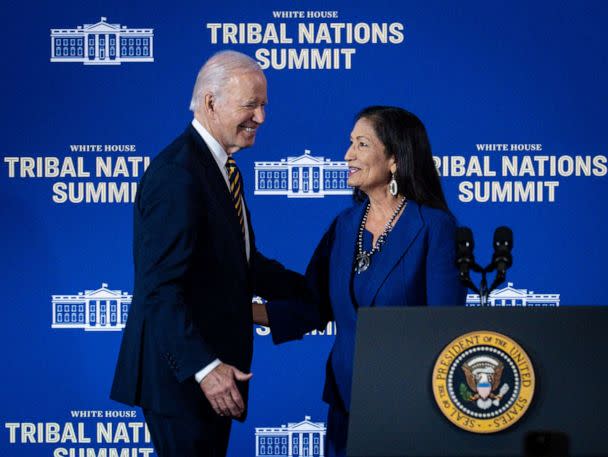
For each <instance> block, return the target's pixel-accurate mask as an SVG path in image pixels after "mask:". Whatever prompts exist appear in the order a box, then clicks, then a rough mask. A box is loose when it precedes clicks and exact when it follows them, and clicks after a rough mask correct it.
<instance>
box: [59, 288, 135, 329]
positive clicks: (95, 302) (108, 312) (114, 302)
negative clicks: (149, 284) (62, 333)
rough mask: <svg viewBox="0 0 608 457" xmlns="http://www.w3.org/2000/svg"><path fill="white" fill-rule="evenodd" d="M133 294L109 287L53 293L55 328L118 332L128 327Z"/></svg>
mask: <svg viewBox="0 0 608 457" xmlns="http://www.w3.org/2000/svg"><path fill="white" fill-rule="evenodd" d="M132 298H133V296H132V295H129V294H128V293H127V292H122V291H120V290H110V289H108V285H107V284H105V283H103V284H102V285H101V288H100V289H96V290H85V291H84V292H79V293H78V295H53V323H52V325H51V327H52V328H81V329H84V330H87V331H119V330H122V329H123V328H125V323H126V322H127V315H128V313H129V305H130V304H131V299H132Z"/></svg>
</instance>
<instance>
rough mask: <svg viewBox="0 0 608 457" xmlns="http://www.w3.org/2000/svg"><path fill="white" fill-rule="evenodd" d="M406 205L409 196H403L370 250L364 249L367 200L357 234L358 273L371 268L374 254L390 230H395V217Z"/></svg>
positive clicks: (356, 261)
mask: <svg viewBox="0 0 608 457" xmlns="http://www.w3.org/2000/svg"><path fill="white" fill-rule="evenodd" d="M405 205H407V198H405V197H403V198H402V199H401V201H400V202H399V205H397V208H395V211H394V212H393V215H392V216H391V218H390V219H389V220H388V222H387V223H386V224H385V225H384V230H383V231H382V233H381V234H380V236H379V237H378V239H377V240H376V245H375V246H372V250H371V251H369V252H368V251H366V250H365V249H363V230H365V224H366V222H367V216H368V214H369V207H370V204H369V202H367V207H366V208H365V214H364V215H363V219H361V225H360V226H359V234H358V236H357V258H356V260H355V271H356V272H357V274H360V273H363V272H364V271H365V270H367V269H368V268H369V266H370V264H371V263H372V256H373V255H374V254H375V253H376V252H380V249H381V248H382V245H383V244H384V242H385V241H386V237H387V236H388V234H389V233H390V231H391V230H393V222H395V218H396V217H397V215H398V214H399V212H400V211H401V210H402V209H403V208H405Z"/></svg>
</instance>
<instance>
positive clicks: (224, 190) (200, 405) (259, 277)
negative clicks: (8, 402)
mask: <svg viewBox="0 0 608 457" xmlns="http://www.w3.org/2000/svg"><path fill="white" fill-rule="evenodd" d="M266 103H267V95H266V78H265V77H264V74H263V73H262V71H261V69H260V67H259V66H258V64H257V63H256V62H255V61H254V60H253V59H251V58H249V57H248V56H246V55H244V54H240V53H237V52H234V51H224V52H220V53H218V54H216V55H214V56H213V57H211V58H210V59H209V60H208V61H207V62H206V63H205V65H203V67H202V68H201V70H200V72H199V74H198V76H197V80H196V84H195V87H194V92H193V96H192V101H191V104H190V109H191V110H192V111H193V112H194V119H193V121H192V123H191V125H189V126H188V128H187V129H186V131H185V132H184V133H182V135H180V136H179V137H178V138H177V139H175V141H174V142H173V143H172V144H171V145H169V146H168V147H167V148H166V149H164V150H163V151H162V152H161V153H160V154H159V155H158V156H157V157H156V158H155V159H154V160H153V161H152V162H151V163H150V166H149V167H148V169H147V170H146V173H145V175H144V177H143V178H142V180H141V183H140V185H139V189H138V193H137V197H136V201H135V208H134V248H133V255H134V264H135V290H134V294H133V303H132V305H131V310H130V312H129V319H128V321H127V325H126V328H125V331H124V335H123V340H122V344H121V348H120V354H119V358H118V363H117V366H116V372H115V375H114V383H113V386H112V392H111V398H113V399H115V400H117V401H120V402H123V403H126V404H129V405H139V406H141V407H142V408H143V411H144V416H145V419H146V423H147V424H148V428H149V429H150V433H151V435H152V440H153V443H154V446H155V448H156V451H157V453H158V455H159V456H161V457H167V456H179V457H188V456H224V455H225V453H226V448H227V444H228V435H229V433H230V425H231V420H232V418H240V419H243V418H244V416H245V413H246V402H247V381H249V379H250V378H251V374H250V373H248V371H249V368H250V364H251V357H252V351H253V325H252V314H251V313H252V312H251V297H252V295H253V294H254V292H255V293H257V294H259V295H262V296H266V297H268V298H272V297H275V298H280V297H287V296H289V295H291V293H292V292H294V291H297V290H298V289H299V290H302V289H300V288H302V287H304V286H303V279H302V277H301V276H300V275H298V274H296V273H293V272H291V271H289V270H285V269H284V268H283V267H282V266H281V265H280V264H278V263H276V262H274V261H271V260H268V259H266V258H265V257H263V256H262V255H261V254H260V253H259V252H257V250H256V248H255V241H254V234H253V230H252V228H251V224H250V216H249V214H248V212H247V208H246V205H245V201H244V198H243V184H242V178H241V176H240V172H239V169H238V167H237V166H236V163H235V161H234V159H233V157H232V155H233V154H234V153H235V152H237V151H238V150H240V149H242V148H246V147H249V146H251V145H253V143H254V140H255V135H256V132H257V129H258V128H259V127H260V125H261V124H262V123H263V122H264V119H265V112H264V107H265V105H266Z"/></svg>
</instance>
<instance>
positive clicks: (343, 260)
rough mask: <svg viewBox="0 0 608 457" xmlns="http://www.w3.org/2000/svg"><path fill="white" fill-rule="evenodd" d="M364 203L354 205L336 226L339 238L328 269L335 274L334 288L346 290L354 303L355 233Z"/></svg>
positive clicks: (355, 302) (356, 232)
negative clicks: (350, 212) (348, 214)
mask: <svg viewBox="0 0 608 457" xmlns="http://www.w3.org/2000/svg"><path fill="white" fill-rule="evenodd" d="M366 205H367V201H365V202H364V203H362V204H360V205H359V206H358V207H355V208H354V209H353V212H352V214H351V215H350V217H347V218H344V220H343V221H344V222H343V223H341V224H339V225H338V226H336V231H337V233H336V240H340V242H339V243H337V250H336V252H335V255H333V254H332V268H331V270H330V275H332V276H333V275H336V282H335V284H336V286H337V287H336V290H340V291H342V290H348V291H349V295H348V296H349V297H351V299H352V302H353V303H354V304H355V305H356V304H357V301H356V297H355V295H354V293H353V292H352V278H353V271H354V262H355V252H356V249H357V248H356V246H357V234H358V231H359V224H360V223H361V219H362V218H363V213H364V212H365V207H366ZM332 282H333V281H332Z"/></svg>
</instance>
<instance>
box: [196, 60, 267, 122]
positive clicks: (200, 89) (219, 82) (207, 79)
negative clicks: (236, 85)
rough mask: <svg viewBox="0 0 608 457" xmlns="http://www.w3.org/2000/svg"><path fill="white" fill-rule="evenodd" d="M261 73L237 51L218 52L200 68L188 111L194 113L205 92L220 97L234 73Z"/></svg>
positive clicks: (200, 104)
mask: <svg viewBox="0 0 608 457" xmlns="http://www.w3.org/2000/svg"><path fill="white" fill-rule="evenodd" d="M237 70H238V71H242V72H248V71H259V72H262V69H261V68H260V65H259V64H258V63H257V62H256V61H255V60H253V59H252V58H251V57H249V56H248V55H246V54H243V53H241V52H237V51H220V52H218V53H216V54H214V55H212V56H211V57H210V58H209V60H207V62H205V64H204V65H203V66H202V67H201V69H200V71H199V72H198V76H197V77H196V83H195V84H194V90H193V91H192V99H191V100H190V111H192V112H196V111H197V109H198V108H199V107H201V106H202V104H203V102H204V96H205V92H210V93H212V94H213V95H215V96H216V97H221V96H222V89H223V88H224V87H225V86H226V83H227V82H228V80H229V79H230V78H231V77H232V76H233V75H234V73H235V72H236V71H237Z"/></svg>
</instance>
